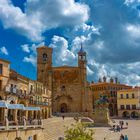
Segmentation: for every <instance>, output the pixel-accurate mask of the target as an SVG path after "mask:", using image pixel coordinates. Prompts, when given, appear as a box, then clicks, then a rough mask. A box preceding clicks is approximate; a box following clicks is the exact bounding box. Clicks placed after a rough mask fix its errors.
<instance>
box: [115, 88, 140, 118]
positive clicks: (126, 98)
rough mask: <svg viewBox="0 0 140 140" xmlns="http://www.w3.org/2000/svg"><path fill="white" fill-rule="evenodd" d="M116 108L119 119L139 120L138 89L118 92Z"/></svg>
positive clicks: (139, 103)
mask: <svg viewBox="0 0 140 140" xmlns="http://www.w3.org/2000/svg"><path fill="white" fill-rule="evenodd" d="M117 106H118V116H119V117H121V118H122V117H124V118H140V87H135V88H132V89H125V90H120V91H118V93H117Z"/></svg>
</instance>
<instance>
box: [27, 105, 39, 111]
mask: <svg viewBox="0 0 140 140" xmlns="http://www.w3.org/2000/svg"><path fill="white" fill-rule="evenodd" d="M24 110H28V111H38V110H41V109H40V107H30V106H28V107H24Z"/></svg>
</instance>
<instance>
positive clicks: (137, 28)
mask: <svg viewBox="0 0 140 140" xmlns="http://www.w3.org/2000/svg"><path fill="white" fill-rule="evenodd" d="M126 30H127V32H128V33H129V35H130V36H131V37H133V38H135V39H138V38H139V39H140V25H139V24H137V25H135V24H128V25H126Z"/></svg>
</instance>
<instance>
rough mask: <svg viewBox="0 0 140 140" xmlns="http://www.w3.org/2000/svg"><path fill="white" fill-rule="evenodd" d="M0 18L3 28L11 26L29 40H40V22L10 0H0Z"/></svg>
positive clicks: (41, 27)
mask: <svg viewBox="0 0 140 140" xmlns="http://www.w3.org/2000/svg"><path fill="white" fill-rule="evenodd" d="M0 20H1V21H2V23H3V26H4V28H5V29H8V28H12V29H14V30H16V31H17V32H18V33H19V34H21V35H24V36H26V37H28V38H29V39H31V40H36V41H39V40H42V37H41V32H42V30H43V26H42V23H41V22H40V21H39V20H36V19H35V17H33V16H28V15H27V14H26V13H23V12H22V11H21V9H20V8H19V7H15V6H14V5H13V4H12V2H11V0H0Z"/></svg>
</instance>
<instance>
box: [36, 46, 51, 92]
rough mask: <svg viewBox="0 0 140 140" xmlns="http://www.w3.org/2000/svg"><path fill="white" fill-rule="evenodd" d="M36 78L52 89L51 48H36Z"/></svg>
mask: <svg viewBox="0 0 140 140" xmlns="http://www.w3.org/2000/svg"><path fill="white" fill-rule="evenodd" d="M37 80H38V81H39V82H42V83H43V84H44V85H46V86H47V87H48V89H50V90H52V48H49V47H45V46H43V47H39V48H37Z"/></svg>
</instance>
